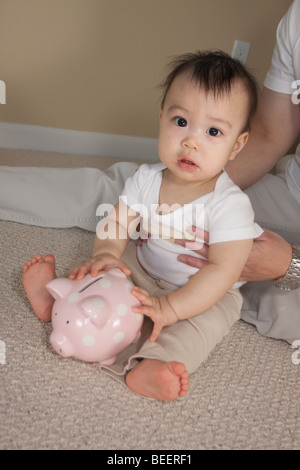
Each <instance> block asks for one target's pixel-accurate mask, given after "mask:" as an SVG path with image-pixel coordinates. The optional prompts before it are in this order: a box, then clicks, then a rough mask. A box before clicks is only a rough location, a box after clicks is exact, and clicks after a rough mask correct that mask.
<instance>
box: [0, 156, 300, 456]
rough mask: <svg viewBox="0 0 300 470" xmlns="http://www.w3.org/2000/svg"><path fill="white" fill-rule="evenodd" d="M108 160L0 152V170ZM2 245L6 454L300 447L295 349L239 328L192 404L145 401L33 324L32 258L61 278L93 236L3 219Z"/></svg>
mask: <svg viewBox="0 0 300 470" xmlns="http://www.w3.org/2000/svg"><path fill="white" fill-rule="evenodd" d="M100 160H101V159H97V157H95V158H94V157H87V158H83V157H78V156H74V157H70V156H67V155H59V154H56V155H51V154H49V153H44V154H43V153H38V152H21V151H16V152H14V151H12V150H9V151H6V150H1V151H0V164H1V165H43V166H73V165H75V166H80V165H84V166H88V165H91V166H92V165H95V166H100V167H101V166H102V164H101V163H100ZM98 163H99V165H98ZM0 204H1V201H0ZM0 240H1V244H0V259H1V270H0V423H1V425H0V448H1V449H102V450H104V449H110V450H114V449H115V450H118V449H119V450H141V449H148V450H166V449H169V450H198V449H199V450H200V449H242V450H246V449H299V448H300V400H299V398H300V393H299V378H300V364H299V365H294V364H293V363H292V354H293V352H294V350H293V349H292V348H291V346H290V345H288V344H287V343H285V342H283V341H278V340H272V339H267V338H264V337H262V336H260V335H259V334H258V333H257V332H256V330H255V329H254V328H253V327H252V326H250V325H248V324H246V323H244V322H242V321H240V322H239V323H237V324H236V325H235V327H234V328H233V329H232V331H231V333H230V335H229V336H228V337H227V338H225V339H224V341H223V342H222V343H221V344H220V345H219V346H218V347H217V348H216V349H215V350H214V351H213V352H212V354H211V355H210V357H209V358H208V360H207V361H206V363H205V364H203V366H202V367H201V368H200V369H199V370H198V371H197V372H196V373H195V374H193V375H192V376H191V388H190V392H189V394H188V396H187V397H186V398H183V399H180V400H178V401H176V402H172V403H162V402H156V401H151V400H146V399H143V398H141V397H139V396H137V395H134V394H133V393H131V392H130V391H128V390H127V389H126V388H125V387H123V386H122V385H120V384H119V383H118V382H115V381H114V380H113V379H111V378H110V377H108V376H106V375H104V374H102V373H101V372H99V367H98V365H97V364H86V363H83V362H80V361H76V360H73V359H63V358H61V357H59V356H58V355H57V354H56V353H55V352H54V351H53V350H52V348H51V346H50V344H49V335H50V332H51V324H47V325H45V324H42V323H41V322H40V321H39V320H38V319H37V318H36V317H35V315H34V314H33V313H32V310H31V308H30V305H29V303H28V301H27V299H26V296H25V293H24V291H23V288H22V284H21V267H22V264H23V263H24V262H25V261H26V260H27V259H28V258H29V257H31V256H32V255H33V254H35V253H38V252H40V253H44V254H46V253H48V252H52V253H53V254H54V255H55V256H56V258H57V271H58V274H59V275H63V274H64V273H65V272H66V271H67V270H68V268H69V267H70V266H72V264H73V262H74V260H76V259H78V257H84V256H88V254H89V252H90V249H91V246H92V242H93V234H92V233H90V232H86V231H83V230H80V229H77V228H72V229H50V228H40V227H33V226H26V225H22V224H17V223H13V222H7V221H0ZM4 344H5V346H6V351H5V353H4V349H3V347H4Z"/></svg>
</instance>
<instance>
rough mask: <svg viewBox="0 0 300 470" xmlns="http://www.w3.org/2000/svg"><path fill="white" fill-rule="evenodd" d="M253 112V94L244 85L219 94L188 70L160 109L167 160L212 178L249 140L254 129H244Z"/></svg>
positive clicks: (183, 171)
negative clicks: (250, 100)
mask: <svg viewBox="0 0 300 470" xmlns="http://www.w3.org/2000/svg"><path fill="white" fill-rule="evenodd" d="M247 115H248V97H247V95H246V92H245V90H244V88H243V86H242V85H241V84H239V83H236V84H234V85H233V86H232V89H231V93H230V94H225V93H224V94H223V95H221V96H219V97H215V96H214V95H213V94H211V93H207V92H206V91H205V90H203V89H202V88H200V87H199V86H198V85H197V84H195V82H193V81H191V79H190V77H189V76H187V75H186V74H182V75H179V76H178V77H176V78H175V80H174V82H173V83H172V85H171V87H170V89H169V91H168V93H167V96H166V100H165V103H164V108H163V109H162V110H161V112H160V134H159V140H158V152H159V156H160V159H161V161H162V162H163V163H164V164H165V165H166V166H167V167H168V168H169V170H170V171H171V172H172V173H173V174H176V176H179V177H180V178H183V179H186V180H187V181H197V180H199V181H206V180H208V181H209V180H211V179H212V178H214V177H216V176H218V175H219V174H220V172H221V171H222V169H223V168H224V167H225V165H226V163H227V162H228V160H233V159H234V158H235V156H236V155H237V153H238V152H239V151H240V150H241V149H242V148H243V146H244V145H245V143H246V142H247V139H248V133H247V132H242V130H243V128H244V126H245V123H246V121H247Z"/></svg>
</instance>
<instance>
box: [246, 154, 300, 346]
mask: <svg viewBox="0 0 300 470" xmlns="http://www.w3.org/2000/svg"><path fill="white" fill-rule="evenodd" d="M288 159H289V157H285V158H283V159H282V160H281V161H280V164H279V165H278V168H277V172H276V175H271V174H268V175H266V176H265V177H264V178H262V179H261V180H260V181H259V182H258V183H256V184H255V185H253V186H251V187H250V188H249V189H248V190H247V191H246V193H247V194H248V196H249V197H250V199H251V203H252V206H253V209H254V212H255V219H256V222H257V223H258V224H259V225H261V226H262V227H265V228H267V229H269V230H272V231H273V232H277V233H279V235H281V236H282V237H283V238H284V239H285V240H287V241H288V242H290V243H295V244H297V245H300V204H299V202H298V201H297V200H296V199H295V197H294V196H293V195H292V194H291V193H290V191H289V189H288V187H287V184H286V181H285V165H286V163H287V161H288ZM275 257H276V253H274V258H275ZM241 293H242V294H243V297H244V303H243V307H242V314H241V317H242V319H243V320H245V321H247V322H248V323H252V324H254V325H255V326H256V328H257V330H258V331H259V333H261V334H262V335H264V336H270V337H272V338H280V339H284V340H286V341H288V342H289V343H292V342H293V341H294V340H297V339H298V340H300V288H298V289H296V290H294V291H290V292H283V291H281V290H280V289H278V288H276V287H274V286H273V283H272V282H271V281H270V282H249V283H247V284H245V285H244V286H243V287H242V288H241Z"/></svg>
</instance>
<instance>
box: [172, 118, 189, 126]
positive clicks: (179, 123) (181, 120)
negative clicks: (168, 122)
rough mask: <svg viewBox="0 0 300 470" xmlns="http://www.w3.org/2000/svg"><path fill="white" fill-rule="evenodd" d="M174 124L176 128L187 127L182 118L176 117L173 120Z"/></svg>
mask: <svg viewBox="0 0 300 470" xmlns="http://www.w3.org/2000/svg"><path fill="white" fill-rule="evenodd" d="M174 122H175V124H176V126H178V127H186V126H187V121H186V120H185V119H184V118H182V117H176V118H175V119H174Z"/></svg>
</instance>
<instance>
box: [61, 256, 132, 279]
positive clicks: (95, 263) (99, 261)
mask: <svg viewBox="0 0 300 470" xmlns="http://www.w3.org/2000/svg"><path fill="white" fill-rule="evenodd" d="M112 268H119V269H121V271H123V272H124V273H125V274H126V276H128V275H129V274H130V272H131V271H130V269H129V268H127V266H126V265H125V264H124V263H122V261H120V260H119V259H118V258H116V257H115V256H113V255H111V254H109V253H104V254H100V255H97V256H93V258H91V259H89V260H88V261H86V262H85V263H83V264H79V265H78V266H76V267H75V268H74V269H73V270H72V272H71V274H70V276H69V279H72V280H74V279H76V280H78V281H79V280H81V279H83V278H84V276H85V275H86V274H88V273H90V274H91V276H92V277H96V276H97V275H98V274H99V272H100V271H103V270H104V269H112Z"/></svg>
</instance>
